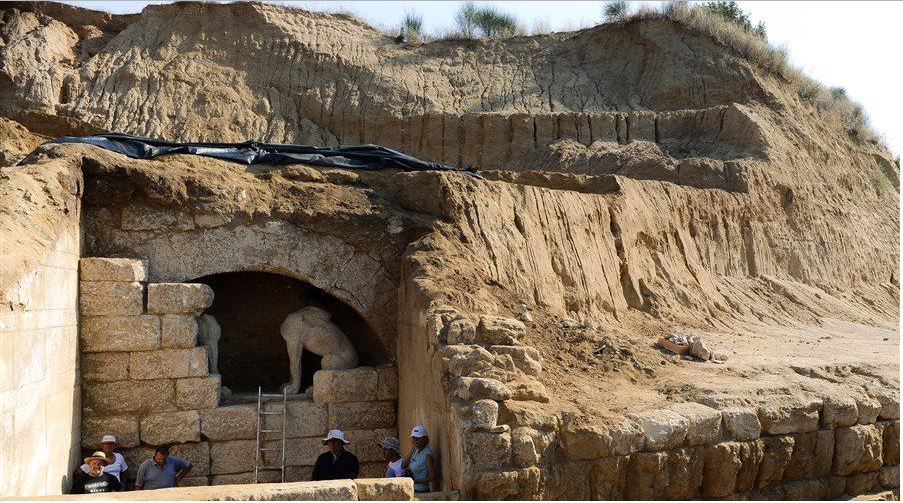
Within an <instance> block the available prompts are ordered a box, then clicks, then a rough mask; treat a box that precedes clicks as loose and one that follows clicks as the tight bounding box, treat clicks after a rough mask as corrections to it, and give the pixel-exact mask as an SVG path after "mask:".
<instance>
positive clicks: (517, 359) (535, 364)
mask: <svg viewBox="0 0 903 503" xmlns="http://www.w3.org/2000/svg"><path fill="white" fill-rule="evenodd" d="M489 352H490V353H493V354H497V355H508V356H510V357H511V360H512V361H513V362H514V366H515V367H516V368H517V369H518V370H520V371H521V372H523V373H524V374H527V375H531V376H536V375H539V374H540V372H542V363H541V362H542V357H541V356H540V354H539V351H537V350H536V348H533V347H530V346H490V347H489Z"/></svg>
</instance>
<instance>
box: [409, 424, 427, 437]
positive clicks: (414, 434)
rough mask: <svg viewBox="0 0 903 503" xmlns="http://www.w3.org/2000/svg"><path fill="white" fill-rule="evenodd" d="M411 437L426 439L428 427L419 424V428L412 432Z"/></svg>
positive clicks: (416, 427)
mask: <svg viewBox="0 0 903 503" xmlns="http://www.w3.org/2000/svg"><path fill="white" fill-rule="evenodd" d="M411 436H412V437H414V438H421V437H425V436H426V427H424V426H423V425H422V424H418V425H417V426H415V427H414V429H413V430H411Z"/></svg>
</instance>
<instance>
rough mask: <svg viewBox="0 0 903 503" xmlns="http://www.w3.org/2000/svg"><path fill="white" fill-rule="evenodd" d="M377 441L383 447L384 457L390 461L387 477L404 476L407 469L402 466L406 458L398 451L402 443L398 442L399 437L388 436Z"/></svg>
mask: <svg viewBox="0 0 903 503" xmlns="http://www.w3.org/2000/svg"><path fill="white" fill-rule="evenodd" d="M377 443H378V444H379V446H380V447H382V448H383V459H385V460H386V463H388V467H387V468H386V478H392V477H404V476H405V471H404V467H403V466H402V465H403V464H404V459H402V457H401V454H399V453H398V451H399V450H400V449H401V444H400V443H399V442H398V439H397V438H395V437H386V438H384V439H382V440H380V441H379V442H377Z"/></svg>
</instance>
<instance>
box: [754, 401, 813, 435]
mask: <svg viewBox="0 0 903 503" xmlns="http://www.w3.org/2000/svg"><path fill="white" fill-rule="evenodd" d="M821 406H822V402H821V400H819V399H817V398H807V397H800V396H796V395H793V396H787V395H781V396H771V397H768V398H766V399H764V400H763V402H762V404H761V405H760V406H759V422H761V423H762V431H764V432H765V433H767V434H769V435H784V434H787V433H803V432H806V431H815V430H817V429H818V419H819V417H818V415H819V410H820V409H821Z"/></svg>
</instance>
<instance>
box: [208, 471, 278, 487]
mask: <svg viewBox="0 0 903 503" xmlns="http://www.w3.org/2000/svg"><path fill="white" fill-rule="evenodd" d="M281 479H282V474H281V473H280V471H279V470H260V471H259V472H258V473H257V483H258V484H277V483H279V482H280V480H281ZM236 484H240V485H250V484H254V472H253V471H250V472H245V473H228V474H224V475H213V476H211V477H210V485H214V486H226V485H236ZM252 487H255V486H252Z"/></svg>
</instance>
